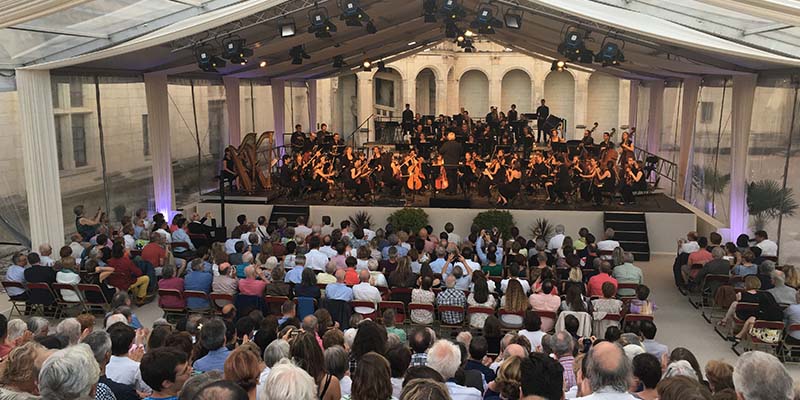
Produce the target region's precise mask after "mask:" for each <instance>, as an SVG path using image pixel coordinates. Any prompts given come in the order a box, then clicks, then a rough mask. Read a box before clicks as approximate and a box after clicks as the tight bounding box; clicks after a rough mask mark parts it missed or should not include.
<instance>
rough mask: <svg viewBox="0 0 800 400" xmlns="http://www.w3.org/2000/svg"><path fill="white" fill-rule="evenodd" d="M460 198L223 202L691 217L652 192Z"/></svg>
mask: <svg viewBox="0 0 800 400" xmlns="http://www.w3.org/2000/svg"><path fill="white" fill-rule="evenodd" d="M200 198H201V202H203V203H219V202H220V196H219V191H213V192H208V193H205V194H203V195H201V196H200ZM464 199H465V197H464V195H463V194H461V195H455V196H448V195H444V194H441V193H439V194H437V195H435V196H434V195H432V194H430V193H423V194H421V195H417V196H414V197H413V198H412V197H411V196H406V197H404V196H399V197H391V196H387V195H381V196H376V197H375V200H374V201H372V202H364V201H353V200H351V199H349V198H329V199H328V201H327V202H323V201H322V199H321V198H320V196H319V194H308V195H306V196H304V197H301V198H289V197H288V196H286V194H285V193H284V192H256V193H253V194H245V193H231V194H226V196H225V202H226V203H232V204H272V205H308V206H365V207H369V206H376V207H403V206H410V207H423V208H473V209H490V208H504V209H510V210H553V211H612V212H615V211H628V212H645V213H647V212H660V213H679V214H691V213H692V212H691V211H690V210H689V209H687V208H686V207H684V206H682V205H680V204H679V203H678V202H677V201H675V200H674V199H672V198H670V197H668V196H666V195H664V194H662V193H653V194H647V195H641V196H637V197H636V204H628V205H619V204H618V201H619V199H618V198H617V199H615V201H614V202H612V203H610V204H609V203H608V201H606V202H605V203H604V204H603V205H602V206H595V205H594V204H592V203H591V202H585V201H577V202H570V203H568V204H553V203H549V202H547V201H546V198H545V197H544V196H543V195H541V194H534V195H531V196H527V197H526V198H523V197H518V198H517V199H515V200H514V201H513V202H511V203H510V204H509V205H508V206H503V207H496V206H495V203H494V201H496V200H497V197H494V198H493V199H492V201H491V202H490V201H489V200H488V199H487V198H485V197H479V196H478V195H477V194H473V195H471V196H469V197H468V199H469V202H468V203H466V202H464Z"/></svg>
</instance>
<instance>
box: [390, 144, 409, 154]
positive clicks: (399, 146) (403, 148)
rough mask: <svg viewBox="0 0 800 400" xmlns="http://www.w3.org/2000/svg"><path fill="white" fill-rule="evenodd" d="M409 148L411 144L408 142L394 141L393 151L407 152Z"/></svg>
mask: <svg viewBox="0 0 800 400" xmlns="http://www.w3.org/2000/svg"><path fill="white" fill-rule="evenodd" d="M409 150H411V145H410V144H408V143H395V144H394V151H399V152H407V151H409Z"/></svg>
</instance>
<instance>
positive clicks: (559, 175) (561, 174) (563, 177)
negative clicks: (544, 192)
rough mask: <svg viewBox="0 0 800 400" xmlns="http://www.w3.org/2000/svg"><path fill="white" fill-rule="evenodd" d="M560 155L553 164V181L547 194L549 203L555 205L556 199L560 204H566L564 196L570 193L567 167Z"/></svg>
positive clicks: (570, 187) (570, 185) (570, 186)
mask: <svg viewBox="0 0 800 400" xmlns="http://www.w3.org/2000/svg"><path fill="white" fill-rule="evenodd" d="M563 157H564V156H563V155H562V156H561V158H560V159H558V160H557V161H556V162H555V165H553V168H554V169H555V181H554V183H553V185H552V186H550V187H548V194H549V196H550V201H551V202H553V203H555V202H556V197H558V200H560V201H561V202H562V203H564V204H566V203H567V196H566V194H567V193H569V192H571V191H572V182H571V180H570V179H571V178H570V175H569V168H570V167H569V165H568V164H567V163H566V162H565V161H566V160H564V158H563Z"/></svg>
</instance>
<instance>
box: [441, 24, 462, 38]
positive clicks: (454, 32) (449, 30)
mask: <svg viewBox="0 0 800 400" xmlns="http://www.w3.org/2000/svg"><path fill="white" fill-rule="evenodd" d="M460 34H461V29H459V28H458V25H456V24H455V23H454V22H451V21H448V22H447V24H445V26H444V36H445V37H446V38H448V39H455V38H457V37H458V36H459V35H460Z"/></svg>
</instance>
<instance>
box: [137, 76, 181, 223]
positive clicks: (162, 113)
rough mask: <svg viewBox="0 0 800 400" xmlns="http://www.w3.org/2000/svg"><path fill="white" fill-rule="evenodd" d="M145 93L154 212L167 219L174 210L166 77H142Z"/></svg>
mask: <svg viewBox="0 0 800 400" xmlns="http://www.w3.org/2000/svg"><path fill="white" fill-rule="evenodd" d="M144 90H145V98H146V99H147V127H148V132H149V135H150V156H151V157H152V158H153V192H154V195H155V203H156V211H157V212H160V213H162V214H164V216H167V217H168V219H169V218H171V216H172V212H174V210H175V190H174V185H173V183H172V148H171V147H170V129H169V93H168V91H167V75H166V74H145V75H144Z"/></svg>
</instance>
